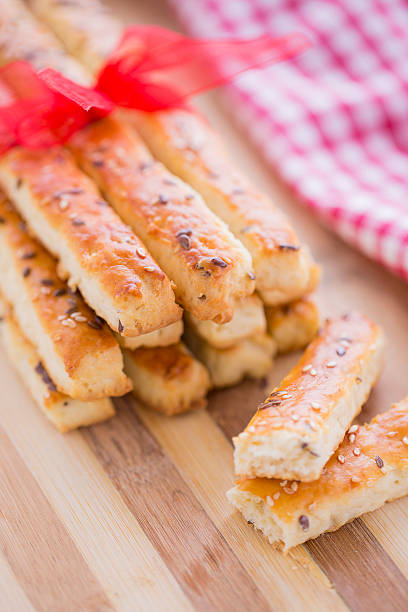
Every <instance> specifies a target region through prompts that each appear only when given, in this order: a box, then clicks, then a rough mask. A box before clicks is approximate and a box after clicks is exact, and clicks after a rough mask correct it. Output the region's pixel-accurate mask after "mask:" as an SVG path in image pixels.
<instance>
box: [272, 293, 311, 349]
mask: <svg viewBox="0 0 408 612" xmlns="http://www.w3.org/2000/svg"><path fill="white" fill-rule="evenodd" d="M265 315H266V321H267V324H268V332H269V333H270V334H271V336H272V337H273V338H274V339H275V341H276V343H277V345H278V352H279V353H289V352H292V351H299V350H300V349H303V348H304V347H305V346H307V345H308V344H309V342H311V341H312V340H313V338H314V336H315V335H316V334H317V331H318V329H319V311H318V309H317V306H316V304H315V302H314V301H313V300H312V299H311V298H310V297H304V298H301V299H300V300H296V301H294V302H290V303H289V304H285V305H283V306H268V307H266V308H265Z"/></svg>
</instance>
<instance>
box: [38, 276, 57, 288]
mask: <svg viewBox="0 0 408 612" xmlns="http://www.w3.org/2000/svg"><path fill="white" fill-rule="evenodd" d="M41 284H42V285H45V286H46V287H52V286H53V285H55V283H54V281H53V280H52V278H43V279H41Z"/></svg>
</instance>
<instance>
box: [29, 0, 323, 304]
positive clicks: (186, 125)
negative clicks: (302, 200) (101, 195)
mask: <svg viewBox="0 0 408 612" xmlns="http://www.w3.org/2000/svg"><path fill="white" fill-rule="evenodd" d="M29 5H30V7H31V8H32V9H33V10H34V11H35V12H36V13H37V15H39V16H40V17H41V19H42V20H44V22H45V23H47V24H48V25H49V27H50V28H51V29H53V30H54V32H55V34H56V35H57V36H58V37H59V38H60V40H61V41H62V43H63V44H64V46H65V47H66V49H67V50H68V51H69V52H70V53H73V54H74V55H75V56H76V57H77V58H78V59H79V60H80V61H81V62H82V63H83V64H84V65H85V66H86V67H87V68H88V69H89V70H90V71H91V72H92V73H93V74H95V73H96V72H97V71H98V70H99V68H100V67H101V66H102V64H103V62H104V60H105V59H106V58H107V57H108V56H109V55H110V53H111V52H112V51H113V50H114V48H115V46H116V44H117V42H118V40H119V38H120V36H119V32H120V26H119V24H118V22H117V21H115V20H114V19H113V17H112V16H111V15H109V14H108V12H107V11H106V10H105V9H104V8H103V7H102V5H101V4H100V3H99V2H98V1H97V0H94V1H93V2H92V3H89V2H88V1H87V0H76V1H75V2H73V3H72V2H70V3H56V2H54V0H29ZM126 116H127V117H128V119H129V121H130V122H132V123H133V124H134V126H135V127H136V129H137V131H138V132H139V133H140V134H141V136H142V137H143V139H144V140H145V142H146V143H147V145H148V146H149V148H150V150H151V151H152V153H153V155H154V156H155V157H156V158H157V159H159V160H160V161H161V162H163V163H164V164H165V165H166V166H167V167H168V168H169V170H171V171H172V172H173V173H174V174H176V175H178V176H180V177H181V178H182V179H183V180H185V181H186V182H187V183H189V184H190V185H191V186H192V187H193V188H194V189H196V190H197V191H198V192H199V193H200V194H201V195H202V196H203V198H204V200H205V202H206V204H207V205H208V206H209V207H210V208H211V210H213V211H214V212H215V213H216V214H217V215H218V216H219V217H221V218H222V219H223V220H224V221H225V222H226V223H227V224H228V226H229V228H230V230H231V231H232V232H233V234H235V236H236V237H237V238H239V240H241V241H242V242H243V244H244V245H245V246H246V248H247V249H248V251H249V252H250V254H251V256H252V260H253V265H254V269H255V274H256V283H257V284H256V288H257V291H258V292H259V294H260V296H261V298H262V300H263V301H264V302H265V303H266V304H268V305H276V304H281V303H287V302H289V301H292V300H295V299H297V298H299V297H301V296H302V295H304V294H305V293H308V292H310V291H312V290H313V289H314V288H315V285H316V283H317V281H318V274H317V269H316V266H315V265H314V264H313V262H312V259H311V257H310V254H309V251H308V249H307V248H306V247H305V246H302V245H301V244H300V242H299V239H298V237H297V235H296V233H295V232H294V230H293V228H292V227H291V225H290V223H289V221H288V219H287V218H286V217H285V215H284V214H283V213H282V212H281V211H280V210H279V209H278V208H277V207H276V206H275V205H274V203H273V202H272V201H271V200H269V199H268V198H267V197H266V196H264V195H263V194H261V193H259V192H258V191H257V190H256V189H254V188H253V187H252V186H251V185H250V184H249V183H248V182H247V181H246V180H245V178H243V177H242V173H241V172H238V171H237V170H236V169H235V168H234V166H233V164H232V162H231V161H230V159H229V157H228V154H227V152H226V151H225V148H224V146H223V143H222V142H221V139H220V138H219V137H218V136H217V134H216V133H215V132H214V131H213V130H212V129H211V127H210V125H209V124H208V122H207V120H206V119H205V118H204V117H202V116H201V115H200V114H199V113H198V112H191V111H185V110H182V109H176V110H169V111H161V112H156V113H143V112H136V111H132V112H127V113H126Z"/></svg>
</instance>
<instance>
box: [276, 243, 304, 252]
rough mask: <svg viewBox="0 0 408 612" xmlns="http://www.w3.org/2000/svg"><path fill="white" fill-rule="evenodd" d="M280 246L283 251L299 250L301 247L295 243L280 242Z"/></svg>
mask: <svg viewBox="0 0 408 612" xmlns="http://www.w3.org/2000/svg"><path fill="white" fill-rule="evenodd" d="M279 248H280V249H281V250H282V251H298V250H299V249H300V247H299V246H296V245H295V244H280V245H279Z"/></svg>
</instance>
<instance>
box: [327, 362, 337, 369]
mask: <svg viewBox="0 0 408 612" xmlns="http://www.w3.org/2000/svg"><path fill="white" fill-rule="evenodd" d="M336 365H337V362H336V361H329V362H328V363H326V368H335V367H336Z"/></svg>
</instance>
